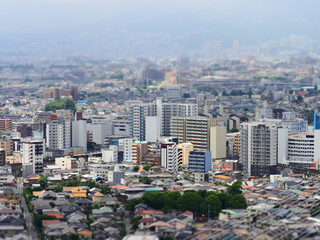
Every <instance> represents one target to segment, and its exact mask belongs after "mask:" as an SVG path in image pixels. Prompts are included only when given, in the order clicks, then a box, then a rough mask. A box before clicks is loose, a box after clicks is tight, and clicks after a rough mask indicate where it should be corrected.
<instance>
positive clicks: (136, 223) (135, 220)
mask: <svg viewBox="0 0 320 240" xmlns="http://www.w3.org/2000/svg"><path fill="white" fill-rule="evenodd" d="M141 219H142V217H141V216H137V217H134V218H132V219H131V229H132V230H137V229H138V227H139V221H140V220H141Z"/></svg>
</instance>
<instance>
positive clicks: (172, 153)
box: [160, 137, 178, 172]
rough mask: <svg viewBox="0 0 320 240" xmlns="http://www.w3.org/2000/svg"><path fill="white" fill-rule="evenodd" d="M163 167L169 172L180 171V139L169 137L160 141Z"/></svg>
mask: <svg viewBox="0 0 320 240" xmlns="http://www.w3.org/2000/svg"><path fill="white" fill-rule="evenodd" d="M160 149H161V167H164V168H165V169H167V170H168V171H169V172H177V171H178V139H177V138H173V137H168V138H164V139H161V140H160Z"/></svg>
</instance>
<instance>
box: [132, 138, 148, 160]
mask: <svg viewBox="0 0 320 240" xmlns="http://www.w3.org/2000/svg"><path fill="white" fill-rule="evenodd" d="M146 154H148V142H146V141H134V142H133V143H132V147H131V156H132V161H133V162H134V163H135V164H141V161H142V158H143V156H145V155H146Z"/></svg>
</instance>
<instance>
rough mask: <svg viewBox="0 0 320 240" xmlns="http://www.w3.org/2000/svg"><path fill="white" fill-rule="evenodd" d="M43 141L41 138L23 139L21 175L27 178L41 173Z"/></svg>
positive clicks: (43, 150) (43, 151) (43, 152)
mask: <svg viewBox="0 0 320 240" xmlns="http://www.w3.org/2000/svg"><path fill="white" fill-rule="evenodd" d="M44 154H45V141H44V139H42V138H39V139H37V138H33V139H24V140H23V142H22V143H21V159H22V175H23V177H24V178H27V177H28V176H29V175H32V174H41V173H42V172H43V156H44Z"/></svg>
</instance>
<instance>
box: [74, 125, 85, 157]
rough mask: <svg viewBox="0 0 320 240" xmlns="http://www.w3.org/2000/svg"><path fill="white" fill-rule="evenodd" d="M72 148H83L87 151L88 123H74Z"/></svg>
mask: <svg viewBox="0 0 320 240" xmlns="http://www.w3.org/2000/svg"><path fill="white" fill-rule="evenodd" d="M72 147H81V148H82V149H84V150H85V151H87V121H86V120H75V121H72Z"/></svg>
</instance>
